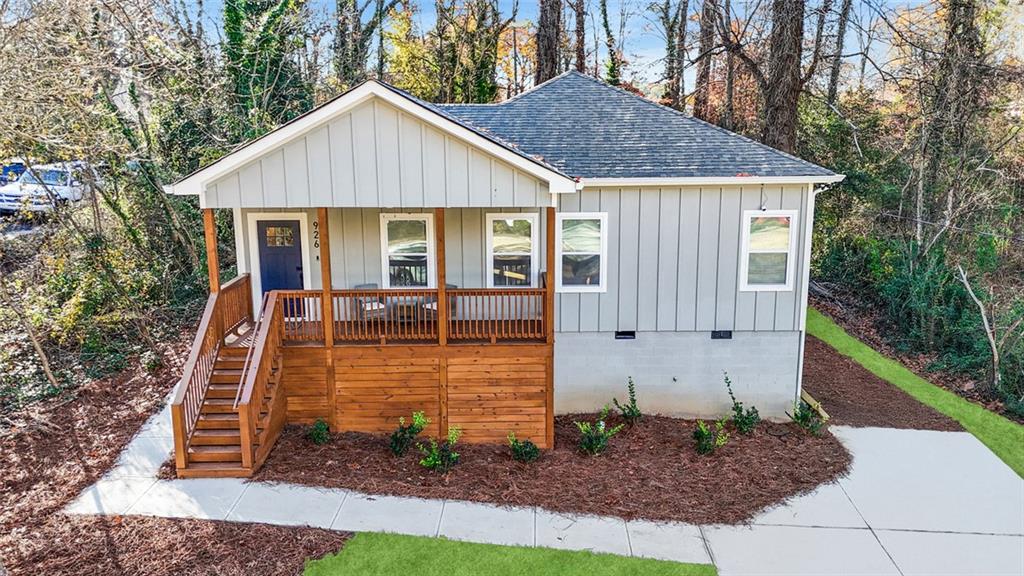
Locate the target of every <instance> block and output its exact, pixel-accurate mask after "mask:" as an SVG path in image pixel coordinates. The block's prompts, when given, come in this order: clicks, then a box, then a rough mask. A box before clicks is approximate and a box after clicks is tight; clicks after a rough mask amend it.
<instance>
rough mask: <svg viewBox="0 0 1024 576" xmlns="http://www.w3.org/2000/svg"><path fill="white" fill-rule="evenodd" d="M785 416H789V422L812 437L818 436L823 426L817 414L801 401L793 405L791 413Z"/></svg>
mask: <svg viewBox="0 0 1024 576" xmlns="http://www.w3.org/2000/svg"><path fill="white" fill-rule="evenodd" d="M786 416H789V418H790V420H792V421H793V422H795V423H796V425H797V426H799V427H801V428H803V429H804V430H807V431H808V432H810V433H811V434H814V435H818V433H820V432H821V427H822V426H823V425H824V424H825V423H824V422H823V421H822V420H821V416H819V415H818V412H817V411H816V410H815V409H814V408H811V405H810V404H808V403H807V402H804V401H803V400H800V401H799V402H797V403H796V404H794V405H793V413H792V414H790V413H789V412H786Z"/></svg>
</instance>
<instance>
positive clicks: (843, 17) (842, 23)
mask: <svg viewBox="0 0 1024 576" xmlns="http://www.w3.org/2000/svg"><path fill="white" fill-rule="evenodd" d="M852 7H853V0H843V5H842V7H840V8H839V22H838V23H836V50H835V52H834V53H833V54H832V68H831V70H829V75H828V96H827V101H828V103H829V104H830V105H835V103H836V98H837V96H838V93H839V73H840V72H841V69H842V65H843V46H844V44H845V42H846V26H847V24H848V23H849V21H850V9H851V8H852Z"/></svg>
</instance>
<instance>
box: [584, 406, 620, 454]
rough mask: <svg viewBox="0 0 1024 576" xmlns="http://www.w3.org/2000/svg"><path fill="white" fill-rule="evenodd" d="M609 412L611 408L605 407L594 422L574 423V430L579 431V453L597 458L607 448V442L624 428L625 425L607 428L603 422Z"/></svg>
mask: <svg viewBox="0 0 1024 576" xmlns="http://www.w3.org/2000/svg"><path fill="white" fill-rule="evenodd" d="M609 412H611V408H610V407H609V406H605V407H604V409H603V410H601V414H599V415H598V417H597V421H596V422H593V423H591V422H574V424H576V428H577V429H579V431H580V440H579V448H580V451H582V452H584V453H586V454H590V455H591V456H597V455H598V454H600V453H602V452H604V451H605V449H606V448H607V447H608V440H610V439H611V437H612V436H615V435H616V434H618V433H619V431H621V430H622V429H623V428H624V427H625V424H619V425H618V426H615V427H614V428H608V425H607V424H605V420H607V419H608V413H609Z"/></svg>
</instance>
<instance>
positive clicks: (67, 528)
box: [0, 335, 347, 576]
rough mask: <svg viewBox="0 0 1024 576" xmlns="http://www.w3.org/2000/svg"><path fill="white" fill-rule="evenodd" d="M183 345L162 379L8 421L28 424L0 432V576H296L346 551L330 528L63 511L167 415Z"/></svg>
mask: <svg viewBox="0 0 1024 576" xmlns="http://www.w3.org/2000/svg"><path fill="white" fill-rule="evenodd" d="M180 340H181V342H182V344H180V345H176V346H175V347H172V348H171V349H169V350H167V354H166V358H168V359H169V361H168V367H167V368H166V369H165V370H163V371H162V372H160V373H157V374H153V375H146V374H145V373H144V372H143V371H142V370H141V369H138V368H135V369H130V370H127V371H125V372H123V373H121V374H120V375H118V376H116V377H114V378H109V379H105V380H100V381H96V382H93V383H91V384H88V385H86V386H84V387H82V388H80V389H78V390H77V391H75V394H74V395H73V396H72V397H65V398H60V399H54V400H52V401H49V402H46V403H43V404H41V405H35V406H33V407H32V414H31V416H26V415H23V414H22V415H19V414H11V415H7V416H9V420H11V421H16V422H20V423H21V424H20V427H19V428H16V429H13V430H12V429H7V430H3V431H0V463H2V464H0V574H2V573H4V570H3V569H6V570H7V572H8V573H10V574H12V575H16V574H26V575H29V574H31V575H37V574H47V575H59V574H90V575H97V576H105V575H122V574H147V575H150V574H154V575H163V574H166V575H171V574H225V575H227V574H239V575H241V574H245V575H262V574H266V575H277V574H289V573H290V574H297V573H300V572H301V570H302V566H303V563H304V561H305V559H306V558H308V557H319V556H323V555H324V554H327V553H329V552H334V551H336V550H338V549H339V548H340V547H341V546H342V544H343V543H344V540H345V538H346V537H347V535H345V534H341V533H337V532H328V531H323V530H314V529H304V528H285V527H275V526H263V525H256V524H229V523H221V522H211V521H198V520H171V519H161V518H139V517H119V516H114V517H98V516H66V515H64V514H62V513H61V509H62V508H63V507H64V506H65V505H66V504H67V503H68V502H69V501H71V500H72V499H74V498H75V497H76V496H77V495H78V494H79V492H81V491H82V490H83V489H84V488H86V487H87V486H89V485H90V484H92V483H93V482H95V481H96V480H97V479H98V478H99V477H100V476H102V475H103V474H104V473H105V472H106V471H107V470H108V469H109V468H110V466H111V465H112V464H113V463H114V461H115V460H116V459H117V456H118V455H119V454H120V452H121V451H122V449H123V448H124V446H125V445H126V444H127V443H128V441H129V440H131V438H132V436H133V435H134V434H135V433H136V432H137V431H138V429H139V427H140V426H141V425H142V424H143V423H144V422H145V421H146V419H147V418H148V417H149V416H150V414H152V413H153V412H155V411H156V410H157V409H158V408H159V406H160V404H161V403H162V401H163V399H164V398H165V397H166V395H167V393H168V392H169V391H170V389H171V387H172V386H173V385H174V382H175V381H176V379H177V378H178V377H179V375H180V370H181V364H182V360H183V358H184V355H185V353H186V352H187V345H188V342H189V341H190V340H191V337H190V335H183V337H182V338H181V339H180Z"/></svg>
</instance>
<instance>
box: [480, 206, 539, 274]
mask: <svg viewBox="0 0 1024 576" xmlns="http://www.w3.org/2000/svg"><path fill="white" fill-rule="evenodd" d="M486 222H487V270H489V271H490V272H489V273H488V274H487V287H488V288H513V287H517V288H535V287H536V286H537V277H538V263H539V260H540V258H538V254H537V249H538V244H539V242H538V240H537V238H538V234H539V231H538V227H537V215H536V214H527V213H523V214H488V215H487V219H486Z"/></svg>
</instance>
